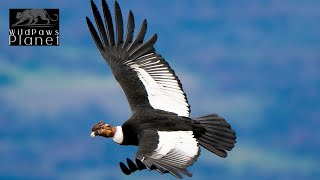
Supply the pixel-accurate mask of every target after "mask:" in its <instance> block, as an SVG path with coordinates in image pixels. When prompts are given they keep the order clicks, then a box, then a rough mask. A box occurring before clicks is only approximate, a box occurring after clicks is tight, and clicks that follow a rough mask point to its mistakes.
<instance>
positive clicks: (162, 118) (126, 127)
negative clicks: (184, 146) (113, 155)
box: [121, 109, 204, 146]
mask: <svg viewBox="0 0 320 180" xmlns="http://www.w3.org/2000/svg"><path fill="white" fill-rule="evenodd" d="M195 122H196V121H192V120H191V119H189V118H187V117H180V116H177V115H176V114H173V113H168V112H165V111H161V110H155V109H146V110H142V111H139V112H137V113H135V114H133V115H132V117H131V118H130V119H129V120H127V121H126V122H125V123H124V124H123V125H122V131H123V133H124V141H123V143H121V145H136V146H138V135H139V132H142V131H144V130H148V131H154V132H155V133H156V132H158V131H194V133H195V134H198V131H199V132H200V131H201V129H202V131H203V132H204V129H203V128H201V127H200V126H199V125H198V124H196V123H195Z"/></svg>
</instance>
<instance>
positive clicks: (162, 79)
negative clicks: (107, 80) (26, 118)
mask: <svg viewBox="0 0 320 180" xmlns="http://www.w3.org/2000/svg"><path fill="white" fill-rule="evenodd" d="M91 8H92V12H93V16H94V19H95V23H96V28H95V27H94V25H93V23H92V22H91V21H90V19H89V18H88V17H86V20H87V24H88V28H89V31H90V33H91V35H92V38H93V40H94V42H95V44H96V46H97V48H98V49H99V51H100V53H101V55H102V56H103V58H104V60H105V61H106V62H107V64H108V65H109V67H110V68H111V70H112V73H113V75H114V77H115V78H116V80H117V81H118V82H119V84H120V86H121V87H122V89H123V91H124V93H125V94H126V97H127V99H128V102H129V105H130V108H131V111H132V116H131V117H130V118H129V119H128V120H127V121H126V122H124V124H122V125H121V126H111V125H109V124H106V123H104V122H99V123H97V124H96V125H94V126H93V127H92V132H91V136H92V137H95V136H103V137H106V138H112V139H113V140H114V141H115V142H116V143H118V144H120V145H134V146H138V152H137V154H136V156H135V158H134V161H132V160H130V159H129V158H127V164H128V166H126V165H125V164H124V163H122V162H120V168H121V170H122V171H123V172H124V173H125V174H127V175H129V174H131V173H133V172H135V171H137V170H143V169H149V170H156V171H158V172H159V173H170V174H172V175H173V176H175V177H177V178H182V177H183V175H186V176H192V174H191V173H190V172H189V171H188V170H187V167H189V166H191V165H192V164H193V163H194V162H195V161H196V160H197V158H198V156H199V155H200V147H199V145H200V146H202V147H204V148H206V149H207V150H209V151H211V152H212V153H214V154H216V155H218V156H220V157H226V156H227V151H230V150H231V149H232V148H233V147H234V144H235V143H236V135H235V132H234V131H233V130H232V129H231V126H230V125H229V124H228V123H227V122H226V121H225V119H224V118H222V117H220V116H218V115H217V114H211V115H207V116H202V117H199V118H190V117H189V115H190V105H189V103H188V100H187V96H186V94H185V92H184V91H183V88H182V85H181V82H180V80H179V79H178V77H177V76H176V74H175V72H174V70H173V69H172V68H171V67H170V66H169V64H168V63H167V62H166V61H165V59H164V58H163V57H162V56H161V55H160V54H159V53H158V52H156V50H155V48H154V45H155V43H156V41H157V34H154V35H153V36H151V38H149V39H148V40H144V38H145V35H146V32H147V21H146V20H143V21H142V24H141V26H140V28H139V30H138V31H137V32H136V35H135V36H134V31H135V22H134V16H133V13H132V12H131V11H129V14H128V21H127V26H126V30H124V27H123V17H122V12H121V9H120V6H119V4H118V2H117V1H115V3H114V17H115V18H114V20H113V19H112V16H111V13H110V10H109V6H108V4H107V3H106V1H105V0H102V10H103V18H102V17H101V14H100V12H99V10H98V8H97V6H96V5H95V4H94V2H93V1H91ZM103 20H104V21H103ZM113 24H115V25H113ZM114 26H115V27H114Z"/></svg>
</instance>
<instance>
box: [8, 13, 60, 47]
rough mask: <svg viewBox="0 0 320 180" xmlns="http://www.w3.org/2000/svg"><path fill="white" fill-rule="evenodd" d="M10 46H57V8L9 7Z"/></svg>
mask: <svg viewBox="0 0 320 180" xmlns="http://www.w3.org/2000/svg"><path fill="white" fill-rule="evenodd" d="M9 18H10V21H9V45H10V46H59V9H10V10H9Z"/></svg>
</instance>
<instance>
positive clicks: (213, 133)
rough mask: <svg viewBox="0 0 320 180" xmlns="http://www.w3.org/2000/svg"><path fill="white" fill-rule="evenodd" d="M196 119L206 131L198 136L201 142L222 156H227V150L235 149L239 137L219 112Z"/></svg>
mask: <svg viewBox="0 0 320 180" xmlns="http://www.w3.org/2000/svg"><path fill="white" fill-rule="evenodd" d="M195 121H196V122H198V123H199V124H200V125H201V126H202V127H203V128H205V131H204V133H202V134H201V135H200V136H199V137H197V140H198V142H199V144H200V145H201V146H203V147H204V148H206V149H207V150H209V151H211V152H212V153H214V154H217V155H218V156H220V157H227V152H226V151H231V150H232V149H233V147H234V144H235V143H236V138H237V137H236V133H235V131H234V130H232V129H231V126H230V124H229V123H227V122H226V120H225V119H224V118H223V117H220V116H218V115H217V114H209V115H206V116H202V117H199V118H196V119H195Z"/></svg>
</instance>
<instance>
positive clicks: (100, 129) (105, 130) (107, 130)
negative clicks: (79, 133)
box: [91, 121, 117, 138]
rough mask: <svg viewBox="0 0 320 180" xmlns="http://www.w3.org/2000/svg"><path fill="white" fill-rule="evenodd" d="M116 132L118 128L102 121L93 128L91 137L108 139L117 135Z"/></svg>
mask: <svg viewBox="0 0 320 180" xmlns="http://www.w3.org/2000/svg"><path fill="white" fill-rule="evenodd" d="M116 130H117V129H116V127H114V126H111V125H109V124H106V123H104V122H101V121H100V122H98V123H97V124H95V125H94V126H92V129H91V137H95V136H103V137H106V138H112V137H113V136H114V134H115V133H116Z"/></svg>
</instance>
